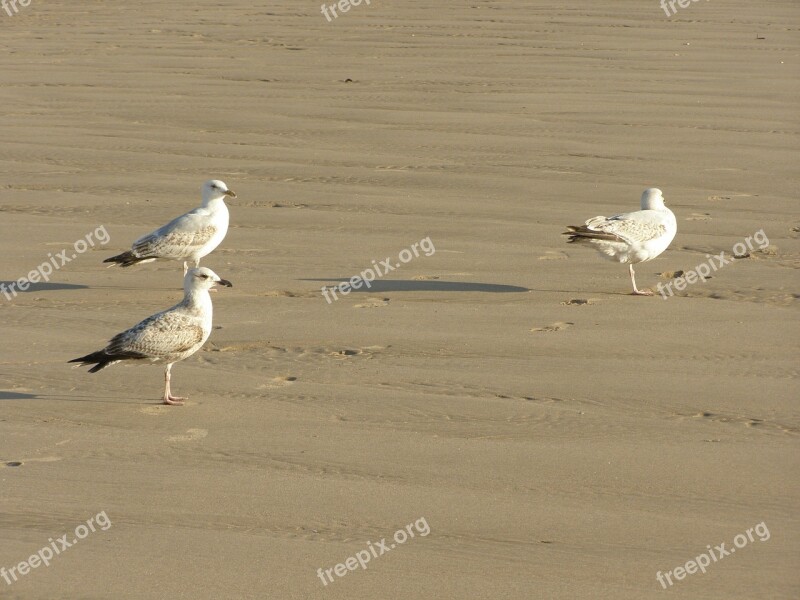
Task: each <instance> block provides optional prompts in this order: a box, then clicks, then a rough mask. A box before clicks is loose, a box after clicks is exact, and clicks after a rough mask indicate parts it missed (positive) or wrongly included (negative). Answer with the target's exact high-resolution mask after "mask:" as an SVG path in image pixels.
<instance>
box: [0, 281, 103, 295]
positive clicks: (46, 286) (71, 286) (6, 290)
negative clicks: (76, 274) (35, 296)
mask: <svg viewBox="0 0 800 600" xmlns="http://www.w3.org/2000/svg"><path fill="white" fill-rule="evenodd" d="M12 285H13V286H14V287H13V289H12V288H11V286H12ZM3 286H5V287H3ZM86 289H89V286H88V285H81V284H78V283H45V282H41V283H31V284H29V285H28V288H27V289H25V290H21V289H19V288H18V287H17V282H16V281H0V298H3V297H5V298H6V299H8V296H11V297H12V298H13V297H14V292H16V293H17V294H30V293H31V292H54V291H56V290H86ZM6 294H7V295H6Z"/></svg>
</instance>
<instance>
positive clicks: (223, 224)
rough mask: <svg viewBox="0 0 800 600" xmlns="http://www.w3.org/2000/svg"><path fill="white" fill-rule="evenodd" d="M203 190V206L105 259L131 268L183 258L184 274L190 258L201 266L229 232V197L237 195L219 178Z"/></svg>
mask: <svg viewBox="0 0 800 600" xmlns="http://www.w3.org/2000/svg"><path fill="white" fill-rule="evenodd" d="M200 190H201V192H202V195H203V204H202V206H199V207H198V208H195V209H194V210H192V211H189V212H188V213H186V214H185V215H181V216H180V217H178V218H176V219H173V220H172V221H170V222H169V223H167V224H166V225H164V226H163V227H161V228H160V229H156V230H155V231H154V232H152V233H148V234H147V235H144V236H142V237H140V238H139V239H138V240H136V241H135V242H133V246H132V247H131V249H130V250H128V251H127V252H123V253H122V254H118V255H117V256H112V257H111V258H107V259H105V260H104V261H103V262H107V263H113V264H115V265H120V266H122V267H130V266H131V265H135V264H138V263H146V262H151V261H154V260H158V259H166V260H182V261H183V274H184V275H186V271H187V270H188V269H189V264H188V263H189V261H192V262H194V266H195V267H197V266H199V265H200V259H201V258H203V257H204V256H206V255H208V254H211V252H213V251H214V249H215V248H216V247H217V246H219V245H220V243H221V242H222V240H224V239H225V235H226V234H227V233H228V218H229V217H228V207H227V206H225V197H226V196H228V197H231V198H236V194H235V193H234V192H233V191H231V190H229V189H228V186H227V185H225V182H224V181H219V180H218V179H212V180H211V181H206V182H205V183H204V184H203V186H202V187H201V188H200Z"/></svg>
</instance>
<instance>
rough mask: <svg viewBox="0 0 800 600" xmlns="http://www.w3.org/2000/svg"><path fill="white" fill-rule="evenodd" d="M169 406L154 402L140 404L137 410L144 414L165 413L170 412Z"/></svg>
mask: <svg viewBox="0 0 800 600" xmlns="http://www.w3.org/2000/svg"><path fill="white" fill-rule="evenodd" d="M171 408H172V407H171V406H167V405H166V404H155V405H151V406H142V407H141V408H140V409H139V412H140V413H144V414H146V415H165V414H167V413H168V412H171Z"/></svg>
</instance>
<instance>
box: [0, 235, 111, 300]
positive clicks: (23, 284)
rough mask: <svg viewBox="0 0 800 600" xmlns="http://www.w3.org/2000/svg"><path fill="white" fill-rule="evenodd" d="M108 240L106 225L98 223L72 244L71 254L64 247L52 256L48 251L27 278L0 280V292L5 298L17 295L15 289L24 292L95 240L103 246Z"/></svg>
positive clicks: (45, 279)
mask: <svg viewBox="0 0 800 600" xmlns="http://www.w3.org/2000/svg"><path fill="white" fill-rule="evenodd" d="M110 240H111V236H110V235H109V234H108V231H106V226H105V225H100V227H98V228H97V229H95V230H94V231H90V232H89V233H87V234H86V236H85V237H84V238H82V239H80V240H78V241H77V242H75V243H74V244H73V245H72V249H73V250H74V252H73V253H72V255H71V256H67V253H68V252H69V250H66V249H65V250H62V251H61V252H58V253H57V254H56V255H55V256H53V253H52V252H48V253H47V260H46V261H45V262H43V263H42V264H40V265H39V266H38V267H36V268H35V269H34V270H33V271H31V272H30V273H28V276H27V278H26V277H21V278H20V279H17V280H16V281H12V282H11V283H10V284H9V285H8V286H6V284H5V283H3V282H0V293H2V294H3V295H4V296H5V297H6V300H12V299H13V298H16V297H17V290H19V291H20V292H24V291H26V290H27V289H28V288H29V287H30V286H31V284H32V283H39V282H40V281H42V280H44V281H50V275H52V274H53V271H58V270H59V269H60V268H61V267H63V266H64V265H65V264H67V263H68V262H71V261H72V260H74V259H76V258H78V255H79V254H83V253H84V252H86V251H87V250H88V249H89V248H94V245H95V242H99V243H100V245H101V246H104V245H106V244H107V243H108V242H109V241H110ZM15 288H16V289H15Z"/></svg>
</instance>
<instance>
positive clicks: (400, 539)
mask: <svg viewBox="0 0 800 600" xmlns="http://www.w3.org/2000/svg"><path fill="white" fill-rule="evenodd" d="M415 531H416V532H417V533H419V536H420V537H425V536H426V535H428V534H429V533H430V532H431V528H430V526H429V525H428V521H427V520H426V519H425V517H422V518H420V519H417V520H416V521H414V522H413V523H409V524H408V525H406V526H405V527H404V528H403V529H398V530H397V531H395V532H394V536H392V539H393V540H394V542H392V543H388V542H387V541H386V538H381V541H380V542H375V543H374V544H373V543H372V542H367V548H365V549H364V550H359V551H358V552H356V553H355V555H354V556H351V557H349V558H348V559H347V560H345V561H344V562H341V563H339V564H338V565H336V566H334V567H331V568H330V569H325V570H324V571H323V570H322V568H319V569H317V577H319V578H320V580H322V585H328V584H329V583H333V582H334V579H333V576H334V575H336V576H337V577H344V576H345V575H347V573H349V572H350V571H355V570H356V569H358V568H359V567H360V568H362V569H366V568H367V563H368V562H369V561H371V560H372V559H373V558H378V557H379V556H383V555H384V554H386V553H387V552H389V551H391V550H394V549H395V548H396V547H397V546H399V545H400V544H405V543H406V542H407V541H408V540H410V539H411V538H413V537H414V532H415Z"/></svg>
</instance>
